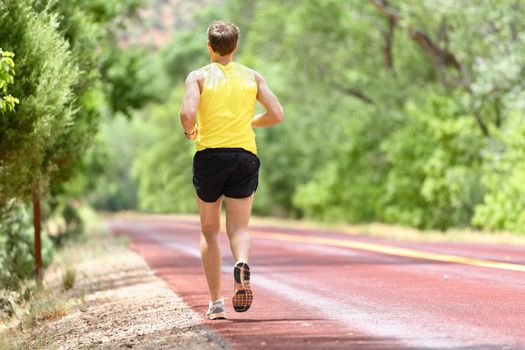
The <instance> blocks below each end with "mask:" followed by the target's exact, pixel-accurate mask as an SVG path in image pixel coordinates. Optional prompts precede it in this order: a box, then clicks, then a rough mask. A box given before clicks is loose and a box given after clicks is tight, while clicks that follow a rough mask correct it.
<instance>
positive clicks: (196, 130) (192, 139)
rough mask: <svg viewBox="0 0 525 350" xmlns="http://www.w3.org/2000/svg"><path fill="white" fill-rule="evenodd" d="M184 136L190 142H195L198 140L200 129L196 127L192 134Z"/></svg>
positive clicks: (185, 133)
mask: <svg viewBox="0 0 525 350" xmlns="http://www.w3.org/2000/svg"><path fill="white" fill-rule="evenodd" d="M184 135H186V138H187V139H188V140H190V141H195V139H196V138H197V135H199V128H198V127H197V126H195V128H194V129H193V131H192V132H189V133H187V132H184Z"/></svg>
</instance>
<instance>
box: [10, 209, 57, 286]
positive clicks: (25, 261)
mask: <svg viewBox="0 0 525 350" xmlns="http://www.w3.org/2000/svg"><path fill="white" fill-rule="evenodd" d="M52 248H53V244H52V242H51V240H50V239H49V237H48V236H47V234H45V232H43V233H42V264H43V266H44V267H46V266H48V265H49V264H50V263H51V260H52V258H53V249H52ZM0 267H1V268H0V284H1V285H2V287H3V288H5V289H11V290H16V289H18V288H19V286H20V283H21V281H23V280H24V279H27V278H30V277H33V276H34V274H35V259H34V231H33V227H32V223H31V219H30V216H29V215H28V213H27V210H26V207H25V206H23V205H18V206H16V207H15V208H13V209H11V211H10V215H9V216H7V217H5V218H4V219H3V220H2V221H1V222H0Z"/></svg>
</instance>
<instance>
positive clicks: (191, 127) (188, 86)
mask: <svg viewBox="0 0 525 350" xmlns="http://www.w3.org/2000/svg"><path fill="white" fill-rule="evenodd" d="M200 99H201V92H200V88H199V73H198V72H191V73H190V74H188V77H187V78H186V83H185V84H184V100H183V101H182V108H181V111H180V122H181V124H182V128H183V129H184V133H185V134H186V138H187V139H188V140H195V138H196V137H197V134H198V132H199V129H198V128H197V125H196V116H197V108H198V107H199V102H200Z"/></svg>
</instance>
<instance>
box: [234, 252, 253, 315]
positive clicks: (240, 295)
mask: <svg viewBox="0 0 525 350" xmlns="http://www.w3.org/2000/svg"><path fill="white" fill-rule="evenodd" d="M233 278H234V280H235V284H234V289H233V298H232V303H233V309H234V310H235V311H237V312H245V311H247V310H248V309H249V308H250V306H252V302H253V293H252V290H251V289H250V267H249V266H248V264H247V263H245V262H242V261H240V262H238V263H237V264H235V268H234V269H233Z"/></svg>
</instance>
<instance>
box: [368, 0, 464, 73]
mask: <svg viewBox="0 0 525 350" xmlns="http://www.w3.org/2000/svg"><path fill="white" fill-rule="evenodd" d="M370 1H371V2H372V4H373V5H374V6H375V7H376V8H377V9H378V10H379V11H381V13H382V14H383V15H385V16H386V17H387V18H388V19H389V21H393V22H394V23H396V22H397V21H400V20H402V17H401V15H400V14H398V13H397V12H396V11H395V10H394V9H393V8H391V7H389V6H388V3H387V2H386V0H370ZM407 30H408V33H409V34H410V37H411V38H412V39H413V40H414V41H415V42H416V43H418V44H419V46H421V48H423V50H425V51H426V52H427V53H428V54H430V56H431V57H432V59H433V60H434V62H435V63H436V64H437V65H438V66H439V67H443V66H451V67H454V68H455V69H457V70H458V71H460V72H461V64H460V63H459V61H458V60H457V59H456V56H454V54H453V53H451V52H449V51H447V50H445V49H442V48H440V47H439V46H438V45H437V44H435V43H434V42H433V41H432V40H431V39H430V38H429V36H428V35H426V34H425V33H423V32H421V31H419V30H416V29H414V28H411V27H408V28H407Z"/></svg>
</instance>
